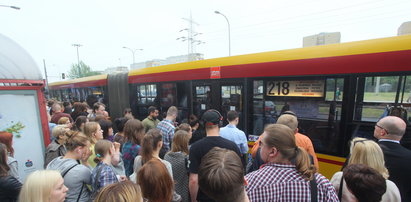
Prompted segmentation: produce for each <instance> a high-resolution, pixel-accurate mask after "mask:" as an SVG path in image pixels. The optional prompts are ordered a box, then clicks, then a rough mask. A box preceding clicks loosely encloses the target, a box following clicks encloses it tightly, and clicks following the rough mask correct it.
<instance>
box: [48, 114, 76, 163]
mask: <svg viewBox="0 0 411 202" xmlns="http://www.w3.org/2000/svg"><path fill="white" fill-rule="evenodd" d="M63 118H67V117H63ZM69 130H70V129H69V128H67V127H66V126H65V125H58V126H56V127H54V128H53V131H52V132H51V134H52V135H53V137H54V140H53V141H52V142H51V143H50V144H49V145H48V146H47V149H46V153H45V155H44V168H45V167H47V164H49V163H50V161H52V160H53V159H55V158H57V157H59V156H64V155H66V152H67V150H66V147H65V146H64V143H65V142H66V139H67V136H66V132H67V131H69Z"/></svg>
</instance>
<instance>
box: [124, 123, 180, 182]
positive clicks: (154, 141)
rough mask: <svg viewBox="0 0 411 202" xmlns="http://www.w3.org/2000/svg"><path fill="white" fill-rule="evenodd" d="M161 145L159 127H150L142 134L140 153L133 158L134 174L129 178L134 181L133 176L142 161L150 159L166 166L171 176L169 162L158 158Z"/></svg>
mask: <svg viewBox="0 0 411 202" xmlns="http://www.w3.org/2000/svg"><path fill="white" fill-rule="evenodd" d="M162 145H163V136H162V135H161V132H160V130H159V129H157V128H155V129H150V130H149V131H148V132H147V134H146V135H145V136H144V138H143V141H142V145H141V151H140V155H138V156H137V157H136V158H135V159H134V165H133V168H134V173H133V174H134V175H131V176H130V180H131V181H133V182H136V178H135V176H136V175H137V173H138V171H139V170H140V168H141V167H142V166H143V165H144V163H146V162H148V161H150V160H151V159H158V160H160V161H161V162H162V163H164V165H165V166H166V168H167V170H168V171H169V173H170V176H171V177H172V176H173V171H172V168H171V164H170V163H169V162H168V161H165V160H162V159H160V156H159V155H160V149H161V147H162Z"/></svg>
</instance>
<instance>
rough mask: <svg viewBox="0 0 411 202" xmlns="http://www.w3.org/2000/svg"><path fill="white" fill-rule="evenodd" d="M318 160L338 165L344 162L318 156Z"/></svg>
mask: <svg viewBox="0 0 411 202" xmlns="http://www.w3.org/2000/svg"><path fill="white" fill-rule="evenodd" d="M318 161H321V162H324V163H330V164H335V165H339V166H342V165H344V162H340V161H334V160H330V159H323V158H318Z"/></svg>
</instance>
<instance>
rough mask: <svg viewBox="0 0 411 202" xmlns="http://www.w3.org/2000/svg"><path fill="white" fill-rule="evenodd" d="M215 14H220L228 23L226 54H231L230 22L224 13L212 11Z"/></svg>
mask: <svg viewBox="0 0 411 202" xmlns="http://www.w3.org/2000/svg"><path fill="white" fill-rule="evenodd" d="M214 13H215V14H218V15H222V16H223V17H224V18H225V20H227V24H228V56H231V36H230V22H229V21H228V18H227V16H225V15H224V14H222V13H220V12H219V11H214Z"/></svg>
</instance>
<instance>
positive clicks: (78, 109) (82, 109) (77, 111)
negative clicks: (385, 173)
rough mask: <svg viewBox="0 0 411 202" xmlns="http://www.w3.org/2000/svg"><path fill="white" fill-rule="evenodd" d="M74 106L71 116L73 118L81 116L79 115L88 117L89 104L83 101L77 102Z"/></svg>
mask: <svg viewBox="0 0 411 202" xmlns="http://www.w3.org/2000/svg"><path fill="white" fill-rule="evenodd" d="M73 108H74V111H73V112H71V118H73V120H76V119H77V117H79V116H85V117H87V115H88V113H87V104H85V103H81V102H75V103H74V104H73Z"/></svg>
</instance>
